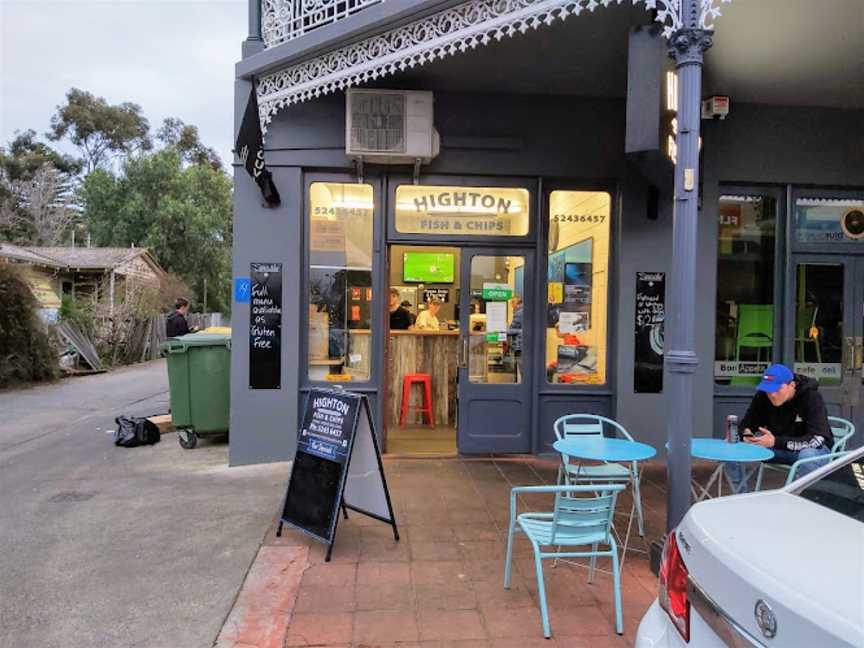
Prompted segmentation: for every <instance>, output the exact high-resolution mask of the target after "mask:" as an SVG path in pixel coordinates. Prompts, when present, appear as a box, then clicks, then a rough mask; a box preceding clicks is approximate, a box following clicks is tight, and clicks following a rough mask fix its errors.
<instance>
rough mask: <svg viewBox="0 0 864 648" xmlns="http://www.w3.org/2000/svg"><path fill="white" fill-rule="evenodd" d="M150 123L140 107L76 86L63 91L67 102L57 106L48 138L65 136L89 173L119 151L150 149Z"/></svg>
mask: <svg viewBox="0 0 864 648" xmlns="http://www.w3.org/2000/svg"><path fill="white" fill-rule="evenodd" d="M149 132H150V123H149V122H148V121H147V119H146V118H145V117H144V116H143V115H142V114H141V106H139V105H138V104H134V103H130V102H124V103H121V104H118V105H116V106H112V105H110V104H109V103H108V102H107V101H105V99H103V98H102V97H95V96H93V95H92V94H91V93H89V92H86V91H84V90H79V89H78V88H72V89H71V90H69V92H67V93H66V104H64V105H61V106H57V112H56V113H54V116H53V117H51V130H50V131H49V132H48V133H47V136H48V139H50V140H52V141H58V140H61V139H63V138H64V137H68V138H69V141H70V142H72V144H74V145H75V146H77V147H78V149H79V150H80V151H81V154H82V156H83V158H84V164H85V168H86V172H87V174H88V175H89V174H90V173H92V172H93V171H95V170H96V169H98V168H101V167H104V166H105V165H106V164H108V162H109V161H111V159H112V158H113V157H114V156H116V155H118V154H130V153H133V152H135V151H149V150H150V149H151V148H152V147H153V143H152V141H151V140H150V136H149Z"/></svg>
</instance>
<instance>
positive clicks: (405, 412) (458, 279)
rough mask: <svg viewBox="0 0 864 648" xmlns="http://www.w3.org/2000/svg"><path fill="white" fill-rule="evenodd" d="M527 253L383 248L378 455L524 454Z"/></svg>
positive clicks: (527, 429) (529, 255)
mask: <svg viewBox="0 0 864 648" xmlns="http://www.w3.org/2000/svg"><path fill="white" fill-rule="evenodd" d="M532 268H533V251H530V250H521V249H520V250H501V249H495V248H489V247H470V248H469V247H456V246H428V245H423V246H418V245H391V246H390V247H389V276H388V278H389V291H390V295H389V302H390V317H389V331H388V336H387V339H388V344H387V361H386V367H387V375H386V380H385V383H386V411H385V421H386V441H385V444H386V450H387V452H388V453H393V454H398V455H403V456H439V455H455V454H456V453H457V452H462V453H494V452H527V451H530V445H531V444H530V420H531V418H530V412H531V381H530V379H529V378H530V374H531V372H530V371H529V365H528V362H527V360H528V359H529V358H530V352H529V350H530V340H531V336H530V323H529V322H528V318H526V317H523V312H524V313H528V312H531V311H530V308H531V301H530V299H527V298H528V297H529V295H528V294H527V292H530V291H527V292H526V287H530V286H531V285H532V284H531V281H532V279H531V277H532V273H531V269H532Z"/></svg>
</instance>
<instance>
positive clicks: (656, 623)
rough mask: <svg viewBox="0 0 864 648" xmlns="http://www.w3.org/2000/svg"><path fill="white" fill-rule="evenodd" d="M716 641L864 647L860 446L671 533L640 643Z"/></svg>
mask: <svg viewBox="0 0 864 648" xmlns="http://www.w3.org/2000/svg"><path fill="white" fill-rule="evenodd" d="M715 646H716V647H717V648H722V647H723V646H732V647H733V648H738V647H739V646H747V647H748V648H749V647H752V646H757V647H761V646H767V647H771V646H777V647H778V648H780V647H782V648H834V647H839V646H844V647H850V648H862V647H864V449H860V450H856V451H853V452H851V453H850V454H848V455H846V456H844V457H842V458H840V459H837V460H835V461H833V462H832V463H830V464H828V465H827V466H824V467H823V468H820V469H819V470H816V471H814V472H813V473H811V474H809V475H807V476H805V477H803V478H801V479H799V480H797V481H794V482H792V483H791V484H789V485H788V486H786V487H785V488H783V489H780V490H775V491H764V492H760V493H753V494H749V495H739V496H735V497H722V498H718V499H714V500H708V501H705V502H701V503H699V504H696V505H695V506H693V508H692V509H690V511H688V513H687V515H686V516H685V517H684V519H683V520H682V521H681V524H680V525H678V528H677V529H675V531H673V532H672V533H670V534H669V537H668V538H667V540H666V546H665V549H664V552H663V562H662V564H661V567H660V592H659V595H658V598H657V600H656V601H654V603H653V604H652V605H651V607H650V608H649V609H648V611H647V612H646V613H645V616H644V617H643V618H642V621H641V623H640V624H639V631H638V633H637V635H636V648H686V647H692V648H714V647H715Z"/></svg>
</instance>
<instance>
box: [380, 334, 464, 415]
mask: <svg viewBox="0 0 864 648" xmlns="http://www.w3.org/2000/svg"><path fill="white" fill-rule="evenodd" d="M458 343H459V332H458V331H390V340H389V348H388V350H387V365H388V366H387V413H386V422H387V424H388V425H398V424H399V414H400V408H401V405H402V379H403V378H404V377H405V376H406V375H407V374H412V373H427V374H429V375H430V376H431V377H432V403H433V411H434V415H435V424H436V425H455V424H456V348H457V346H458ZM422 398H423V397H422V390H421V387H419V386H413V387H412V388H411V406H412V407H419V406H420V405H421V404H422V402H423V400H422ZM422 420H423V419H422V413H421V412H419V411H417V410H413V409H412V410H411V411H410V412H409V413H408V416H407V417H406V418H405V424H406V425H408V424H411V423H414V424H416V423H420V422H421V421H422Z"/></svg>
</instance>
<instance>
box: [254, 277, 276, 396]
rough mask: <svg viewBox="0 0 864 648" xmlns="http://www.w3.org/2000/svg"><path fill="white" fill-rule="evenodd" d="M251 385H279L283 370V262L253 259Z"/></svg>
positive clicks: (266, 387)
mask: <svg viewBox="0 0 864 648" xmlns="http://www.w3.org/2000/svg"><path fill="white" fill-rule="evenodd" d="M250 276H251V281H252V292H251V301H250V316H249V389H279V388H280V387H281V384H280V376H281V373H282V264H281V263H253V264H252V265H251V272H250Z"/></svg>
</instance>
